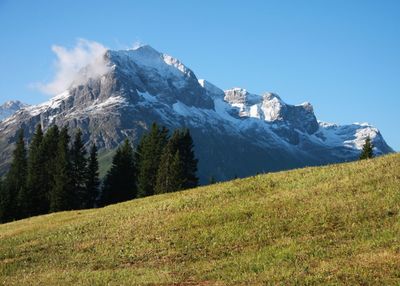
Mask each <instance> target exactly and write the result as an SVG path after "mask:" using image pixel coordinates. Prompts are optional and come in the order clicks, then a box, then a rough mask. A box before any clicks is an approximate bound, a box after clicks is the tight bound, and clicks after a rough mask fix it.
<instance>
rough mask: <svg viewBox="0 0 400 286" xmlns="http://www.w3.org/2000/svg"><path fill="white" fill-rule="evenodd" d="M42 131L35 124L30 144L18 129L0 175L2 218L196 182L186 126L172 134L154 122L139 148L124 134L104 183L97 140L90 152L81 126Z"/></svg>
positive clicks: (90, 204)
mask: <svg viewBox="0 0 400 286" xmlns="http://www.w3.org/2000/svg"><path fill="white" fill-rule="evenodd" d="M74 133H75V134H74V136H73V138H72V140H71V138H70V135H69V134H70V132H69V129H68V127H63V128H61V129H60V128H59V127H58V126H56V125H53V126H51V127H50V128H48V130H47V132H45V133H44V132H43V130H42V128H41V125H37V127H36V129H35V132H34V134H33V137H32V140H31V142H30V144H29V146H28V147H27V146H26V142H25V140H24V131H23V129H21V130H19V131H18V133H17V141H16V146H15V149H14V151H13V158H12V162H11V167H10V169H9V172H8V173H7V174H6V175H5V177H4V180H1V178H0V223H2V222H8V221H12V220H16V219H22V218H26V217H30V216H35V215H40V214H46V213H50V212H57V211H64V210H73V209H75V210H76V209H86V208H93V207H98V206H106V205H109V204H113V203H118V202H123V201H126V200H130V199H134V198H139V197H146V196H151V195H154V194H160V193H167V192H175V191H179V190H183V189H187V188H193V187H196V186H197V185H198V178H197V176H196V172H197V163H198V160H197V159H196V158H195V154H194V144H193V140H192V137H191V135H190V132H189V130H188V129H178V130H175V131H174V132H173V133H172V134H171V135H169V133H170V132H169V130H168V129H167V128H166V127H162V126H158V125H157V124H156V123H153V124H152V126H151V128H150V130H149V132H148V133H146V134H144V135H143V136H142V138H141V139H140V141H139V143H138V145H137V147H136V149H134V148H133V146H132V144H131V143H130V142H129V140H128V139H126V140H125V141H124V142H123V143H122V144H121V145H120V146H119V147H118V149H117V151H116V153H115V155H114V157H113V160H112V166H111V167H110V169H109V171H108V173H107V175H106V176H105V178H104V180H103V182H101V181H100V178H99V163H98V154H97V147H96V145H94V144H92V145H91V146H90V150H89V152H87V150H86V148H85V145H84V143H83V138H82V136H83V134H82V132H81V131H80V130H76V131H75V132H74Z"/></svg>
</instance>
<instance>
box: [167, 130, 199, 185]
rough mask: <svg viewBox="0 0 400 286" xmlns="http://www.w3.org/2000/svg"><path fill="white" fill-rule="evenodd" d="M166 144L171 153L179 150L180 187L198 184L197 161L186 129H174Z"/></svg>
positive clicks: (191, 140)
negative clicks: (181, 171)
mask: <svg viewBox="0 0 400 286" xmlns="http://www.w3.org/2000/svg"><path fill="white" fill-rule="evenodd" d="M168 144H169V145H170V147H169V150H170V152H171V154H175V152H176V151H179V155H180V158H181V161H182V166H183V182H182V189H188V188H194V187H196V186H197V185H198V181H199V180H198V178H197V176H196V172H197V162H198V160H197V159H196V158H195V155H194V150H193V148H194V145H193V139H192V137H191V135H190V132H189V130H188V129H183V130H175V131H174V133H173V134H172V136H171V138H170V140H169V142H168Z"/></svg>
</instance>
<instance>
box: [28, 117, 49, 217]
mask: <svg viewBox="0 0 400 286" xmlns="http://www.w3.org/2000/svg"><path fill="white" fill-rule="evenodd" d="M42 141H43V131H42V127H41V125H40V124H38V125H37V126H36V130H35V133H34V134H33V137H32V141H31V143H30V145H29V152H28V175H27V191H28V192H29V195H28V196H29V197H30V199H31V200H30V206H29V207H28V206H27V207H26V209H27V210H28V209H31V211H29V212H30V215H38V214H41V213H43V210H41V208H40V207H39V206H41V205H42V203H43V201H45V200H47V198H46V197H45V196H44V194H43V190H44V189H45V185H46V177H45V161H44V158H43V152H42V147H41V144H42ZM27 203H29V202H27Z"/></svg>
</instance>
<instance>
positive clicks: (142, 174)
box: [136, 123, 168, 197]
mask: <svg viewBox="0 0 400 286" xmlns="http://www.w3.org/2000/svg"><path fill="white" fill-rule="evenodd" d="M167 141H168V129H167V128H165V127H159V126H158V125H157V124H156V123H153V125H152V126H151V130H150V132H149V133H148V134H144V135H143V136H142V139H141V140H140V142H139V144H138V147H137V152H136V162H137V168H138V179H137V181H138V193H139V196H140V197H144V196H151V195H153V194H154V188H155V184H156V177H157V171H158V167H159V164H160V159H161V155H162V152H163V150H164V147H165V146H166V144H167Z"/></svg>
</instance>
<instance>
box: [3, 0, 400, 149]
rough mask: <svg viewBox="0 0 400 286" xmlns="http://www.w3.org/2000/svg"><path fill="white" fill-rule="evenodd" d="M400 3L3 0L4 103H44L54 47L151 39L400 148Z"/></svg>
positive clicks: (234, 81) (218, 75)
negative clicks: (374, 132)
mask: <svg viewBox="0 0 400 286" xmlns="http://www.w3.org/2000/svg"><path fill="white" fill-rule="evenodd" d="M399 15H400V1H390V0H383V1H369V0H360V1H356V0H352V1H349V0H332V1H328V0H326V1H322V0H315V1H313V0H307V1H300V0H299V1H295V0H293V1H285V0H279V1H278V0H276V1H266V0H264V1H233V0H231V1H223V0H220V1H215V0H214V1H205V0H203V1H184V0H181V1H178V0H175V1H174V0H171V1H161V0H159V1H155V0H146V1H144V0H143V1H118V0H114V1H99V0H98V1H89V0H88V1H65V0H58V1H51V0H47V1H44V0H35V1H28V0H26V1H18V0H12V1H11V0H0V27H2V29H1V34H0V49H1V50H0V51H1V52H0V63H1V64H0V102H3V101H6V100H10V99H20V100H22V101H24V102H27V103H31V104H32V103H39V102H42V101H44V100H46V99H48V95H45V94H43V93H41V92H40V91H39V90H37V89H34V88H32V86H33V85H35V84H37V83H47V82H49V81H51V80H52V79H53V76H54V72H55V67H54V62H55V59H56V57H55V55H54V53H53V52H52V50H51V46H52V45H54V44H57V45H60V46H65V47H67V48H73V47H74V45H75V44H76V42H77V39H78V38H83V39H88V40H91V41H97V42H100V43H102V44H103V45H105V46H107V47H108V48H112V49H125V48H128V47H131V46H132V45H133V44H134V43H135V42H141V43H146V44H150V45H151V46H153V47H154V48H155V49H157V50H159V51H162V52H165V53H168V54H170V55H172V56H174V57H176V58H178V59H180V60H181V61H183V63H184V64H185V65H187V66H189V67H190V68H191V69H192V70H193V71H194V72H195V73H196V75H197V77H198V78H205V79H207V80H209V81H210V82H212V83H214V84H216V85H217V86H219V87H221V88H223V89H227V88H231V87H234V86H235V87H236V86H238V87H243V88H246V89H248V90H249V91H250V92H254V93H262V92H265V91H273V92H276V93H278V94H279V95H280V96H281V97H282V98H283V99H284V100H285V101H286V102H288V103H292V104H298V103H302V102H304V101H309V102H311V103H312V104H313V106H314V109H315V112H316V115H317V117H318V118H319V119H320V120H323V121H328V122H335V123H340V124H345V123H352V122H369V123H371V124H373V125H375V126H377V127H378V128H379V129H380V130H381V132H382V134H383V135H384V137H385V139H386V141H387V142H388V143H389V145H391V146H392V147H393V148H394V149H396V150H400V131H399V123H400V120H399V119H400V112H399V109H400V17H399Z"/></svg>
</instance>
